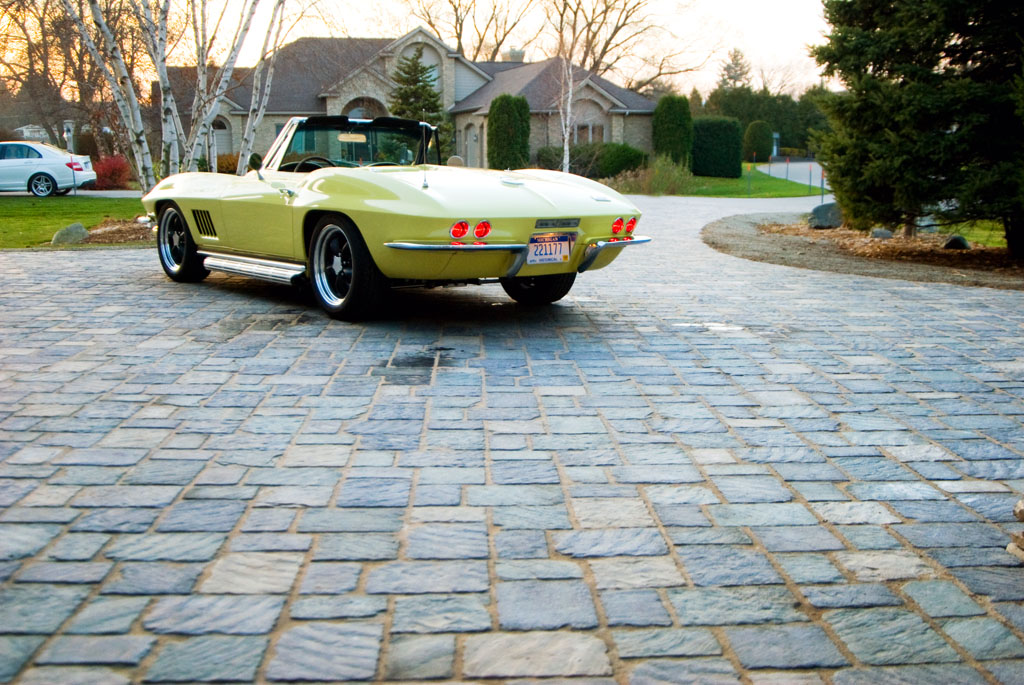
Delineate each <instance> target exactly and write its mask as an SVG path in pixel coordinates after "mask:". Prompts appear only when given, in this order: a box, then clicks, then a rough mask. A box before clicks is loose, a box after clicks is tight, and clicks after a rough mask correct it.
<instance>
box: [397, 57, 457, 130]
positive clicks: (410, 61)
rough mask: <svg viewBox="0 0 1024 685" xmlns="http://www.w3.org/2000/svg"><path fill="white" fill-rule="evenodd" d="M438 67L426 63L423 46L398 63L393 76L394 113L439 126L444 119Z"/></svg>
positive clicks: (404, 117)
mask: <svg viewBox="0 0 1024 685" xmlns="http://www.w3.org/2000/svg"><path fill="white" fill-rule="evenodd" d="M434 70H435V67H434V66H433V65H428V64H424V63H423V46H422V45H420V46H418V47H417V48H416V52H415V53H413V54H412V55H411V56H409V57H402V58H401V59H400V60H399V61H398V68H397V69H396V70H395V73H394V74H393V75H392V79H394V81H395V83H396V84H397V85H396V86H395V90H394V92H392V93H391V104H390V107H391V113H392V114H393V115H394V116H396V117H402V118H403V119H415V120H417V121H426V122H427V123H431V124H435V125H436V124H437V123H439V122H440V120H441V118H442V117H443V116H444V111H443V107H442V105H441V95H440V93H438V92H437V90H435V88H434V84H435V83H437V76H435V75H434Z"/></svg>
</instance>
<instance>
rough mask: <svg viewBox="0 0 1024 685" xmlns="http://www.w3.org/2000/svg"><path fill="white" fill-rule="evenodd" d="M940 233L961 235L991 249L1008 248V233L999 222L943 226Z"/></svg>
mask: <svg viewBox="0 0 1024 685" xmlns="http://www.w3.org/2000/svg"><path fill="white" fill-rule="evenodd" d="M939 232H940V233H948V234H953V233H956V234H959V235H962V236H963V237H965V238H967V239H968V240H969V241H971V242H972V243H980V244H982V245H987V246H989V247H1006V233H1005V232H1004V231H1003V225H1002V224H1001V223H999V222H998V221H973V222H971V223H967V224H956V225H954V226H943V227H942V228H940V229H939Z"/></svg>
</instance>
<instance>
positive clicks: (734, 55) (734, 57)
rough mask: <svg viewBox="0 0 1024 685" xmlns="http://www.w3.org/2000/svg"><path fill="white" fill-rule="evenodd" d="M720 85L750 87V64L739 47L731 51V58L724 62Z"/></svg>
mask: <svg viewBox="0 0 1024 685" xmlns="http://www.w3.org/2000/svg"><path fill="white" fill-rule="evenodd" d="M718 87H719V88H723V89H729V88H749V87H750V64H748V63H747V59H746V57H744V56H743V53H742V52H740V50H739V49H738V48H733V49H732V50H730V51H729V59H728V60H727V61H725V62H723V63H722V75H721V77H720V78H719V79H718Z"/></svg>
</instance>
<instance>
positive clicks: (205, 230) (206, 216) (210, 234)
mask: <svg viewBox="0 0 1024 685" xmlns="http://www.w3.org/2000/svg"><path fill="white" fill-rule="evenodd" d="M192 218H193V219H195V222H196V230H197V231H199V235H203V236H206V237H207V238H216V237H217V229H215V228H214V227H213V219H211V218H210V213H209V212H208V211H206V210H205V209H193V210H192Z"/></svg>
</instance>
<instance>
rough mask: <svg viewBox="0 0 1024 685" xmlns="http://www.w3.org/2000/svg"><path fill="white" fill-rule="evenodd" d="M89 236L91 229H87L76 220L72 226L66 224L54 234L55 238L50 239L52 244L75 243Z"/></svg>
mask: <svg viewBox="0 0 1024 685" xmlns="http://www.w3.org/2000/svg"><path fill="white" fill-rule="evenodd" d="M88 237H89V231H87V230H86V228H85V226H83V225H82V224H80V223H78V222H75V223H73V224H71V225H70V226H65V227H64V228H62V229H60V230H59V231H57V232H56V233H54V234H53V239H52V240H50V244H51V245H74V244H76V243H80V242H82V241H83V240H85V239H86V238H88Z"/></svg>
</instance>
